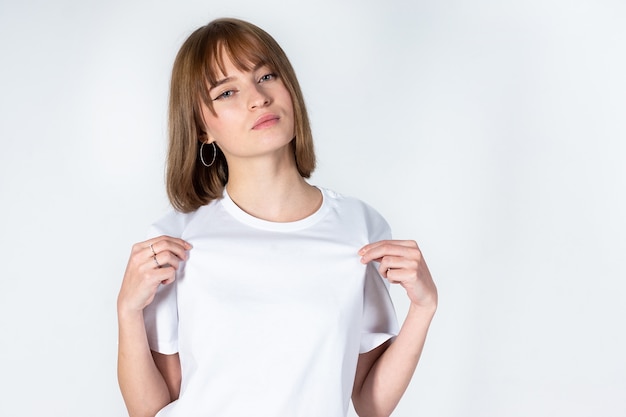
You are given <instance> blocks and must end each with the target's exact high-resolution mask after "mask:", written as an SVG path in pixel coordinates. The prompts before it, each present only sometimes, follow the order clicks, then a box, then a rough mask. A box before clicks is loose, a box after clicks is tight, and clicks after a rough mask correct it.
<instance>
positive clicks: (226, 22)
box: [166, 18, 315, 213]
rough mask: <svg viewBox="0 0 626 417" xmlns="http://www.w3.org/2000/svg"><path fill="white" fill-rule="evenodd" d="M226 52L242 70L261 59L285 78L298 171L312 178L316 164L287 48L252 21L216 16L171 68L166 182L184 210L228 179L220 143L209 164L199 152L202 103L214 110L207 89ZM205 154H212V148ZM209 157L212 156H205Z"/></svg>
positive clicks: (192, 207) (221, 69) (219, 189)
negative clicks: (209, 164) (211, 163)
mask: <svg viewBox="0 0 626 417" xmlns="http://www.w3.org/2000/svg"><path fill="white" fill-rule="evenodd" d="M223 51H224V52H225V53H226V54H227V55H228V58H230V60H231V61H232V62H233V64H234V65H235V66H236V67H237V68H238V69H239V70H242V71H250V70H251V69H252V68H253V67H255V66H256V65H258V64H263V65H267V66H268V67H269V68H270V69H271V70H272V71H274V72H276V73H277V74H278V76H279V77H280V78H281V79H282V81H283V83H284V85H285V87H286V88H287V90H288V91H289V94H290V95H291V100H292V102H293V109H294V119H295V122H294V123H295V126H294V130H295V138H294V140H293V141H292V148H293V151H294V156H295V160H296V166H297V168H298V172H299V173H300V175H302V176H303V177H304V178H309V177H310V175H311V173H312V172H313V170H314V169H315V152H314V150H313V137H312V133H311V127H310V124H309V118H308V115H307V112H306V107H305V105H304V98H303V96H302V91H301V89H300V85H299V84H298V80H297V78H296V74H295V71H294V70H293V68H292V66H291V64H290V63H289V60H288V59H287V56H286V54H285V52H284V51H283V50H282V48H281V47H280V46H279V45H278V43H277V42H276V41H275V40H274V39H273V38H272V37H271V36H270V35H269V34H268V33H267V32H265V31H264V30H262V29H260V28H259V27H257V26H255V25H253V24H251V23H248V22H245V21H242V20H238V19H230V18H224V19H217V20H214V21H212V22H210V23H209V24H208V25H206V26H203V27H200V28H198V29H197V30H195V31H194V32H193V33H192V34H191V35H190V36H189V37H188V38H187V40H186V41H185V42H184V43H183V45H182V46H181V48H180V50H179V51H178V55H177V56H176V60H175V61H174V67H173V70H172V80H171V85H170V102H169V149H168V154H167V169H166V184H167V195H168V197H169V200H170V202H171V204H172V205H173V206H174V208H175V209H177V210H178V211H182V212H185V213H188V212H191V211H194V210H196V209H197V208H199V207H200V206H203V205H205V204H208V203H209V202H211V201H212V200H214V199H216V198H220V197H221V196H222V193H223V190H224V186H225V185H226V183H227V182H228V165H227V164H226V158H225V157H224V154H223V153H222V152H221V151H220V150H219V148H217V156H216V158H215V162H214V164H213V165H212V166H210V167H205V166H204V165H203V164H202V162H201V160H200V157H199V150H200V145H201V142H203V141H205V140H206V133H205V132H204V129H205V127H204V122H203V120H202V113H201V103H204V104H205V105H206V106H207V107H208V108H209V109H210V110H211V111H212V112H213V111H214V110H213V106H212V100H211V99H210V97H209V88H210V85H214V84H215V83H216V81H217V78H218V76H219V75H220V72H221V73H224V56H223V55H224V54H223V53H222V52H223ZM200 100H202V102H201V101H200ZM205 148H206V146H205ZM209 148H211V147H209ZM207 153H211V154H212V149H211V151H207ZM210 159H212V155H208V156H207V157H205V160H210Z"/></svg>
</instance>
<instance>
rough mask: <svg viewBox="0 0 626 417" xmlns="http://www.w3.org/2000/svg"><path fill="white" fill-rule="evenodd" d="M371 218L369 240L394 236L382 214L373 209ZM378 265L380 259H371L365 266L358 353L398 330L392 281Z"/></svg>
mask: <svg viewBox="0 0 626 417" xmlns="http://www.w3.org/2000/svg"><path fill="white" fill-rule="evenodd" d="M368 220H369V221H368V223H369V241H370V243H374V242H377V241H379V240H385V239H391V230H390V228H389V225H388V224H387V222H386V221H385V220H384V219H383V218H382V216H380V215H378V213H372V214H371V215H370V217H369V219H368ZM378 266H379V264H378V263H376V262H370V263H369V264H368V265H367V268H366V273H365V285H364V289H363V321H362V323H363V326H362V329H361V345H360V351H359V353H365V352H369V351H370V350H372V349H374V348H375V347H378V346H380V345H381V344H383V343H384V342H385V341H387V340H389V339H393V338H394V337H395V336H397V334H398V319H397V317H396V311H395V308H394V306H393V302H392V300H391V295H390V294H389V287H390V284H389V281H387V280H386V279H385V278H383V277H382V276H381V275H380V274H379V272H378Z"/></svg>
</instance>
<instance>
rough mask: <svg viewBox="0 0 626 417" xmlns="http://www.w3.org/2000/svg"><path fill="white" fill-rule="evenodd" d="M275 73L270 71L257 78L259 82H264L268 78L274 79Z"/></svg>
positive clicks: (268, 79)
mask: <svg viewBox="0 0 626 417" xmlns="http://www.w3.org/2000/svg"><path fill="white" fill-rule="evenodd" d="M276 77H277V76H276V74H274V73H270V74H265V75H264V76H262V77H261V78H259V83H264V82H265V81H270V80H274V79H276Z"/></svg>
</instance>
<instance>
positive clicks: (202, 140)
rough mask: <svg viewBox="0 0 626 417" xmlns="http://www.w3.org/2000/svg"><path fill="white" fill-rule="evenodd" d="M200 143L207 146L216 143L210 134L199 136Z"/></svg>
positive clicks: (202, 133)
mask: <svg viewBox="0 0 626 417" xmlns="http://www.w3.org/2000/svg"><path fill="white" fill-rule="evenodd" d="M198 142H200V143H206V144H207V145H210V144H211V143H213V142H215V139H213V138H212V137H210V136H209V134H208V133H206V132H201V133H200V134H199V135H198Z"/></svg>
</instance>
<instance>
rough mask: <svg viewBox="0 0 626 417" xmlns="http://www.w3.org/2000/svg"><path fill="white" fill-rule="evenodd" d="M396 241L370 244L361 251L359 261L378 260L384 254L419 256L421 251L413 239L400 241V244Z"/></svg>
mask: <svg viewBox="0 0 626 417" xmlns="http://www.w3.org/2000/svg"><path fill="white" fill-rule="evenodd" d="M397 242H398V241H383V242H377V243H378V244H376V245H373V246H370V247H369V248H368V249H367V250H366V251H364V252H363V253H361V262H362V263H368V262H371V261H377V262H380V261H381V259H382V258H383V257H385V256H397V257H406V258H411V259H420V258H421V253H420V251H419V248H418V246H417V243H415V241H401V242H402V244H399V243H397ZM407 242H412V243H407Z"/></svg>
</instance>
